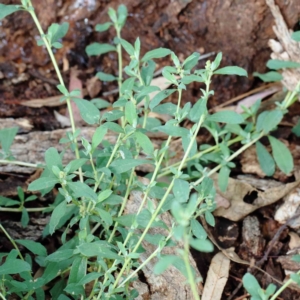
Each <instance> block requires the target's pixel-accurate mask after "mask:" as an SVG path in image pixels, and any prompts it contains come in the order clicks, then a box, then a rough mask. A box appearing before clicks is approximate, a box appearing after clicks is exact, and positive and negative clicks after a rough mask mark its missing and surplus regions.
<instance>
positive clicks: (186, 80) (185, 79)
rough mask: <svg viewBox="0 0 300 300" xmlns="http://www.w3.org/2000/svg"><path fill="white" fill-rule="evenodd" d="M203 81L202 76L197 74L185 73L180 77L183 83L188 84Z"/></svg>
mask: <svg viewBox="0 0 300 300" xmlns="http://www.w3.org/2000/svg"><path fill="white" fill-rule="evenodd" d="M194 81H195V82H204V80H203V78H202V77H201V76H198V75H186V76H184V77H183V78H182V79H181V82H182V83H184V84H190V83H191V82H194Z"/></svg>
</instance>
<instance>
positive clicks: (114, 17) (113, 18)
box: [107, 7, 118, 23]
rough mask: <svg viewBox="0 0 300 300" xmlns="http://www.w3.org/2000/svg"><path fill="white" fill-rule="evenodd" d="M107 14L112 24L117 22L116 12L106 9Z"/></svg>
mask: <svg viewBox="0 0 300 300" xmlns="http://www.w3.org/2000/svg"><path fill="white" fill-rule="evenodd" d="M107 13H108V15H109V17H110V19H111V20H112V22H114V23H117V22H118V19H117V13H116V11H115V10H114V9H113V8H112V7H109V8H108V12H107Z"/></svg>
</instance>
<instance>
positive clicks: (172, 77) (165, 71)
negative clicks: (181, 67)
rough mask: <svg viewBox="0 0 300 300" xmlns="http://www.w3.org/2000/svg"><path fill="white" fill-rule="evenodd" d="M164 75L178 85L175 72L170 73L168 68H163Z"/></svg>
mask: <svg viewBox="0 0 300 300" xmlns="http://www.w3.org/2000/svg"><path fill="white" fill-rule="evenodd" d="M162 75H163V77H165V78H166V79H167V80H168V81H170V83H172V84H175V85H177V84H178V83H177V79H176V77H175V75H174V74H172V73H170V72H169V71H168V69H167V68H163V70H162Z"/></svg>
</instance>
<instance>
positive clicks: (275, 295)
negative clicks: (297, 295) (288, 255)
mask: <svg viewBox="0 0 300 300" xmlns="http://www.w3.org/2000/svg"><path fill="white" fill-rule="evenodd" d="M299 274H300V271H299V272H297V275H299ZM292 283H295V281H294V280H293V279H291V278H290V279H289V280H287V281H286V282H285V283H284V284H283V285H282V286H281V287H280V289H279V290H278V291H277V292H276V293H275V294H274V295H273V296H272V298H271V299H270V300H275V299H276V298H277V297H278V296H279V295H280V294H281V293H282V292H283V291H284V290H285V289H286V288H287V287H288V286H289V285H290V284H292Z"/></svg>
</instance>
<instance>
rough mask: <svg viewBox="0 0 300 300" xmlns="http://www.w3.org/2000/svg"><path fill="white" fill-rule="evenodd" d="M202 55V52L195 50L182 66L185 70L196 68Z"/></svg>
mask: <svg viewBox="0 0 300 300" xmlns="http://www.w3.org/2000/svg"><path fill="white" fill-rule="evenodd" d="M199 57H200V53H198V52H194V53H193V54H191V55H190V56H189V57H187V58H186V59H185V60H184V62H183V64H182V67H183V69H184V70H191V69H192V68H194V67H195V66H196V65H197V63H198V60H199Z"/></svg>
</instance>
